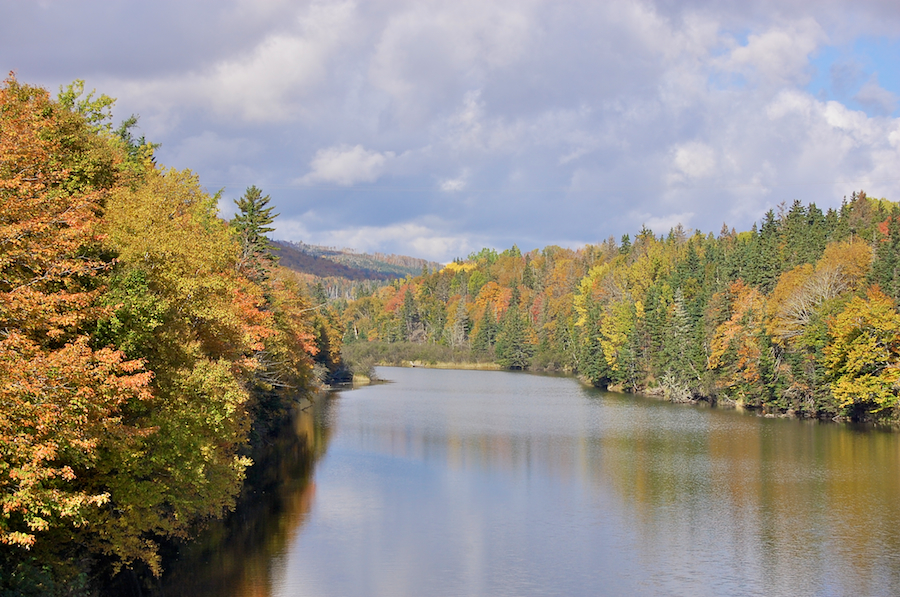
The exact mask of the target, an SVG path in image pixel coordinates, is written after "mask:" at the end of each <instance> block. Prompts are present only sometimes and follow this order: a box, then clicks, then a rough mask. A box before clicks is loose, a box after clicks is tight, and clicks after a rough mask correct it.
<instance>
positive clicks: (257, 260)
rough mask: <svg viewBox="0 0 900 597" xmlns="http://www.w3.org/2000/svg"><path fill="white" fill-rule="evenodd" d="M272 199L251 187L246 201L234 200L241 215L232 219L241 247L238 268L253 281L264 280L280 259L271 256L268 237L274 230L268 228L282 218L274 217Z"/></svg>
mask: <svg viewBox="0 0 900 597" xmlns="http://www.w3.org/2000/svg"><path fill="white" fill-rule="evenodd" d="M270 199H271V198H270V197H269V196H268V195H266V196H265V197H263V194H262V191H260V190H259V189H258V188H256V187H255V186H251V187H249V188H248V189H247V190H246V192H245V193H244V195H243V197H241V198H240V199H237V200H235V202H234V203H235V205H237V206H238V213H237V214H235V216H234V217H233V218H232V219H231V222H230V226H231V228H232V229H233V230H234V231H235V232H236V233H237V234H238V238H239V240H240V243H241V259H240V261H239V264H238V267H239V268H240V269H241V270H242V271H243V272H244V273H245V274H246V275H247V276H248V277H249V278H251V279H255V280H264V279H266V278H267V277H268V271H269V268H271V267H272V266H273V265H274V264H275V263H276V262H277V261H278V259H277V258H276V257H275V256H274V255H273V254H272V245H271V243H270V242H269V238H268V237H267V236H266V234H268V233H269V232H272V231H273V230H275V229H274V228H271V227H269V224H271V223H272V222H273V221H274V220H275V218H277V217H278V215H279V214H273V213H272V210H273V209H275V208H274V207H267V206H268V204H269V201H270Z"/></svg>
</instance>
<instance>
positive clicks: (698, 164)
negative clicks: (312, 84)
mask: <svg viewBox="0 0 900 597" xmlns="http://www.w3.org/2000/svg"><path fill="white" fill-rule="evenodd" d="M672 165H673V167H674V169H675V171H676V172H675V173H673V175H672V176H671V178H670V180H671V181H672V182H677V181H686V180H696V179H699V178H706V177H708V176H711V175H713V174H715V173H716V171H717V168H716V166H717V160H716V153H715V151H714V150H713V148H712V147H710V146H709V145H706V144H705V143H701V142H699V141H689V142H688V143H684V144H682V145H679V146H678V147H676V148H674V150H673V156H672Z"/></svg>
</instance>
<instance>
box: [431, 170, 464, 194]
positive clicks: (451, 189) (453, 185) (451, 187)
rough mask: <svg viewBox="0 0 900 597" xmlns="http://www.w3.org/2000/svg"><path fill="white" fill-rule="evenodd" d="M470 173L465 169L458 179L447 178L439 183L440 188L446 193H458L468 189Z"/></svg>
mask: <svg viewBox="0 0 900 597" xmlns="http://www.w3.org/2000/svg"><path fill="white" fill-rule="evenodd" d="M468 178H469V171H468V170H467V169H464V170H463V171H462V173H461V174H460V175H459V176H457V177H456V178H445V179H443V180H441V181H440V182H439V183H438V187H440V189H441V190H442V191H444V192H445V193H458V192H459V191H462V190H463V189H465V188H466V184H467V182H468Z"/></svg>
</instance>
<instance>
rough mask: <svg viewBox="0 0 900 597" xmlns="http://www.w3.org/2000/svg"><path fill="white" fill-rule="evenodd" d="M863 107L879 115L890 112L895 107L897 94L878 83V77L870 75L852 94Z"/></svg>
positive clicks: (885, 114)
mask: <svg viewBox="0 0 900 597" xmlns="http://www.w3.org/2000/svg"><path fill="white" fill-rule="evenodd" d="M853 99H855V100H856V101H857V102H859V103H860V104H862V105H863V106H864V107H865V108H867V109H869V110H871V111H872V112H874V113H875V114H878V115H880V116H887V115H888V114H892V113H893V112H894V111H895V110H896V109H897V95H896V94H894V93H891V92H890V91H888V90H887V89H885V88H884V87H882V86H880V85H879V84H878V77H877V76H874V75H873V76H872V78H871V79H869V80H868V81H866V83H865V84H864V85H863V86H862V88H861V89H860V90H859V91H857V92H856V95H854V96H853Z"/></svg>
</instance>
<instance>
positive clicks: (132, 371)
mask: <svg viewBox="0 0 900 597" xmlns="http://www.w3.org/2000/svg"><path fill="white" fill-rule="evenodd" d="M91 134H92V132H91V131H90V129H89V128H88V126H87V124H86V123H85V122H84V121H83V119H82V120H79V119H77V118H73V117H72V114H71V113H70V112H69V111H67V110H65V109H62V108H61V107H60V106H59V105H58V104H56V103H55V102H53V101H52V100H50V98H49V96H48V94H47V92H46V91H44V90H43V89H39V88H35V87H30V86H26V85H22V84H20V83H18V82H17V81H16V80H15V78H14V77H12V76H10V78H9V79H7V80H6V81H5V83H4V85H3V87H2V89H0V329H2V335H0V404H2V409H0V542H2V543H6V544H16V545H21V546H25V547H30V546H32V545H34V544H35V541H36V539H37V535H38V533H40V532H46V531H49V530H51V529H54V528H57V527H68V528H72V527H78V526H82V525H84V524H86V522H87V521H88V520H89V519H90V518H91V517H92V516H93V515H94V514H95V513H96V512H97V511H98V507H99V506H101V505H102V504H104V503H106V502H107V501H108V500H109V492H108V491H107V490H106V489H104V488H102V487H91V486H90V485H89V484H86V478H89V477H90V474H91V471H92V469H94V468H95V467H96V465H97V463H98V459H99V458H100V451H101V448H102V444H103V443H104V442H107V441H110V440H111V439H112V440H114V441H116V442H119V443H120V445H124V446H127V445H128V444H129V442H130V441H131V440H132V439H133V438H135V437H136V436H137V435H139V433H138V430H137V429H135V428H133V427H131V426H129V424H128V423H127V422H126V421H124V420H123V419H122V418H121V412H122V409H123V407H124V406H125V405H126V404H128V403H129V402H132V401H141V400H145V399H147V398H148V397H149V393H148V389H147V388H148V382H149V377H150V376H149V373H147V372H145V371H142V363H141V362H140V361H136V360H127V359H126V358H125V357H124V355H123V354H122V353H121V352H120V351H117V350H114V349H111V348H100V349H96V348H94V347H92V345H91V342H90V338H89V334H88V332H89V330H90V328H91V326H92V325H93V322H94V321H96V319H97V317H99V316H100V315H101V314H102V312H103V311H102V308H101V307H100V306H99V304H98V301H97V298H98V295H99V293H100V292H101V291H102V284H103V277H102V274H104V273H105V272H107V271H108V269H109V267H110V263H109V262H108V260H105V259H103V258H102V251H101V250H100V241H101V237H100V235H99V233H98V221H99V220H98V214H99V210H100V208H101V205H102V203H103V201H104V199H105V194H106V191H107V190H108V189H107V187H104V186H103V184H99V183H98V181H100V182H104V181H105V182H111V181H112V180H114V178H115V173H114V171H113V170H111V168H112V166H113V164H112V162H111V161H108V160H100V159H95V157H96V156H91V155H89V154H88V153H87V152H86V151H83V150H84V149H85V148H88V147H90V146H91V142H90V140H89V139H90V135H91ZM88 174H89V175H88Z"/></svg>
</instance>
